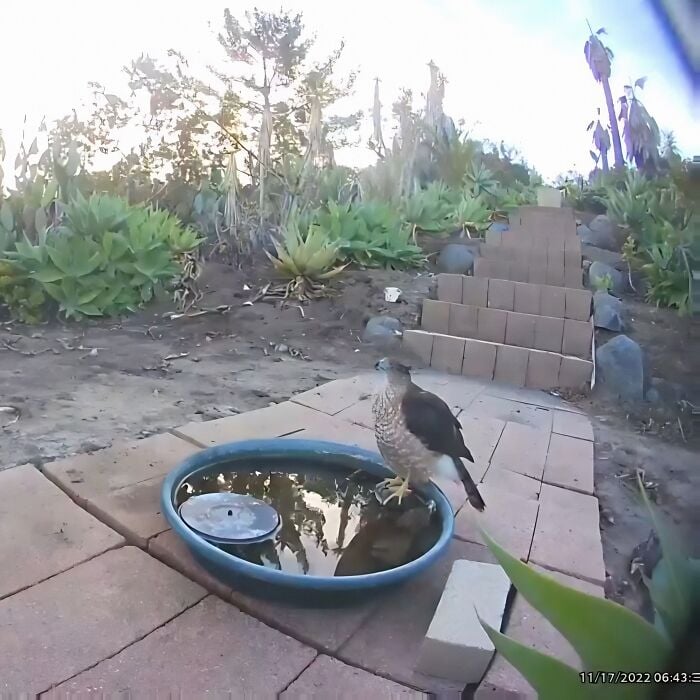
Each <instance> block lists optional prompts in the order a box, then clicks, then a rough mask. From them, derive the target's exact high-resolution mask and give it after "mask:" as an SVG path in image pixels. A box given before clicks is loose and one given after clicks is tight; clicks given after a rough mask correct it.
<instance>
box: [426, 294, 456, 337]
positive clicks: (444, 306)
mask: <svg viewBox="0 0 700 700" xmlns="http://www.w3.org/2000/svg"><path fill="white" fill-rule="evenodd" d="M420 325H421V328H422V329H423V330H424V331H430V332H431V333H447V331H448V329H449V326H450V304H449V303H448V302H446V301H435V299H424V300H423V312H422V315H421V323H420Z"/></svg>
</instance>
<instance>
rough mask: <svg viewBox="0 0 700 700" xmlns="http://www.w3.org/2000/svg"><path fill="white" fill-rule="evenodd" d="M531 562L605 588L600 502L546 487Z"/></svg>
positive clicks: (542, 495)
mask: <svg viewBox="0 0 700 700" xmlns="http://www.w3.org/2000/svg"><path fill="white" fill-rule="evenodd" d="M506 429H507V428H506ZM563 542H565V543H566V546H565V547H564V546H562V543H563ZM530 561H532V562H534V563H535V564H539V565H540V566H543V567H544V568H546V569H552V570H554V571H559V572H561V573H564V574H569V575H570V576H576V577H577V578H582V579H586V580H587V581H591V582H592V583H595V584H599V585H603V583H604V582H605V564H604V563H603V547H602V544H601V540H600V516H599V512H598V499H597V498H594V497H593V496H587V495H585V494H582V493H576V492H575V491H569V490H568V489H563V488H560V487H558V486H551V485H549V484H543V485H542V491H541V492H540V511H539V514H538V516H537V525H536V527H535V537H534V539H533V541H532V549H531V550H530Z"/></svg>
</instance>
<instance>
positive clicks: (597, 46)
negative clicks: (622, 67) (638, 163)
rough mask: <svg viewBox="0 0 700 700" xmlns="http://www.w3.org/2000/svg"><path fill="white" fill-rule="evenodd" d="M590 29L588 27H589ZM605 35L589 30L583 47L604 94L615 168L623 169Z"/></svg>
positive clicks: (602, 32)
mask: <svg viewBox="0 0 700 700" xmlns="http://www.w3.org/2000/svg"><path fill="white" fill-rule="evenodd" d="M589 28H590V25H589ZM601 34H605V29H604V28H602V27H601V28H600V29H599V30H598V31H597V32H595V33H594V32H593V30H591V35H590V36H589V37H588V41H587V42H586V45H585V46H584V49H583V50H584V53H585V55H586V61H588V67H589V68H590V69H591V73H593V77H594V78H595V79H596V82H598V83H601V85H602V86H603V92H604V93H605V104H606V106H607V108H608V119H609V120H610V131H611V133H612V142H613V153H614V154H615V167H616V168H624V167H625V159H624V157H623V156H622V142H621V141H620V130H619V128H618V126H617V119H616V115H615V104H614V102H613V96H612V92H611V91H610V72H611V69H612V63H611V62H612V59H613V52H612V51H611V50H610V49H609V48H608V47H607V46H605V44H603V42H602V41H601V40H600V35H601Z"/></svg>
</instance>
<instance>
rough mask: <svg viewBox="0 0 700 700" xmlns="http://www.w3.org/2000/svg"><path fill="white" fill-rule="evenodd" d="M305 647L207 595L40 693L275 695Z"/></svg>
mask: <svg viewBox="0 0 700 700" xmlns="http://www.w3.org/2000/svg"><path fill="white" fill-rule="evenodd" d="M315 656H316V651H315V650H313V649H311V648H309V647H307V646H304V645H303V644H301V643H300V642H298V641H296V640H295V639H291V638H290V637H287V636H285V635H283V634H281V633H279V632H277V631H276V630H273V629H271V628H270V627H267V626H266V625H264V624H263V623H261V622H259V621H258V620H255V619H254V618H252V617H250V616H248V615H245V614H244V613H242V612H240V611H239V610H236V609H235V608H234V607H233V606H232V605H229V604H228V603H225V602H224V601H222V600H219V599H218V598H215V597H212V596H208V597H207V598H205V599H204V600H203V601H201V602H200V603H198V604H197V605H195V606H194V607H192V608H190V609H189V610H187V611H186V612H184V613H182V614H181V615H179V616H178V617H176V618H175V619H174V620H171V621H170V622H168V623H167V624H165V625H164V626H162V627H160V628H159V629H157V630H155V631H154V632H152V633H151V634H149V635H147V636H146V637H145V638H143V639H141V640H140V641H137V642H136V643H135V644H132V645H131V646H129V647H127V648H126V649H124V650H123V651H121V652H120V653H119V654H117V655H116V656H114V657H112V658H110V659H107V660H105V661H102V662H101V663H99V664H97V666H95V667H94V668H91V669H90V670H88V671H85V672H84V673H81V674H79V675H78V676H76V677H75V678H73V679H72V680H70V681H68V682H66V683H63V684H61V685H59V686H58V687H57V688H55V689H54V690H53V691H52V692H50V693H48V694H47V695H45V696H43V697H45V698H56V699H58V698H62V697H65V696H66V695H69V696H73V697H75V696H76V695H82V694H83V693H85V694H87V693H90V692H95V690H98V692H99V693H100V694H105V695H106V696H109V695H111V694H115V695H116V694H119V695H122V694H126V695H128V696H129V697H161V696H163V697H169V696H171V695H172V694H173V693H174V694H175V695H177V696H178V697H183V698H187V697H189V698H193V697H201V696H202V695H205V696H207V695H209V696H211V697H232V696H236V697H254V698H270V699H272V698H276V697H277V695H278V693H280V692H281V691H282V690H284V689H285V688H286V687H287V686H288V685H289V684H290V683H291V682H292V681H293V680H294V679H295V678H296V677H297V676H298V675H299V674H300V673H301V672H302V671H303V670H304V669H305V668H306V667H307V666H308V665H309V664H310V663H311V662H312V660H313V659H314V658H315Z"/></svg>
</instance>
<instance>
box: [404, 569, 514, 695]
mask: <svg viewBox="0 0 700 700" xmlns="http://www.w3.org/2000/svg"><path fill="white" fill-rule="evenodd" d="M509 590H510V580H509V578H508V576H507V575H506V573H505V571H503V569H502V568H501V567H500V566H499V565H497V564H488V563H483V562H475V561H463V560H462V561H456V562H454V564H453V566H452V571H451V572H450V576H449V578H448V579H447V584H446V585H445V590H444V591H443V593H442V597H441V598H440V603H439V604H438V607H437V610H436V611H435V615H434V617H433V619H432V621H431V622H430V627H429V628H428V631H427V633H426V635H425V639H424V640H423V644H422V645H421V651H420V656H419V659H418V663H417V666H416V669H417V670H418V671H420V672H422V673H426V674H429V675H431V676H437V677H439V678H447V679H450V680H453V681H457V682H462V683H464V684H465V685H467V684H472V683H478V682H479V681H480V680H481V678H482V677H483V675H484V673H485V671H486V668H487V666H488V665H489V662H490V661H491V658H492V656H493V654H494V652H495V647H494V645H493V643H492V642H491V640H490V639H489V637H488V635H487V634H486V632H485V631H484V628H483V627H482V626H481V622H480V621H479V618H481V619H482V620H484V622H486V623H487V624H489V625H490V626H491V627H493V628H495V629H500V628H501V620H502V619H503V612H504V610H505V607H506V599H507V597H508V591H509Z"/></svg>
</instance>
